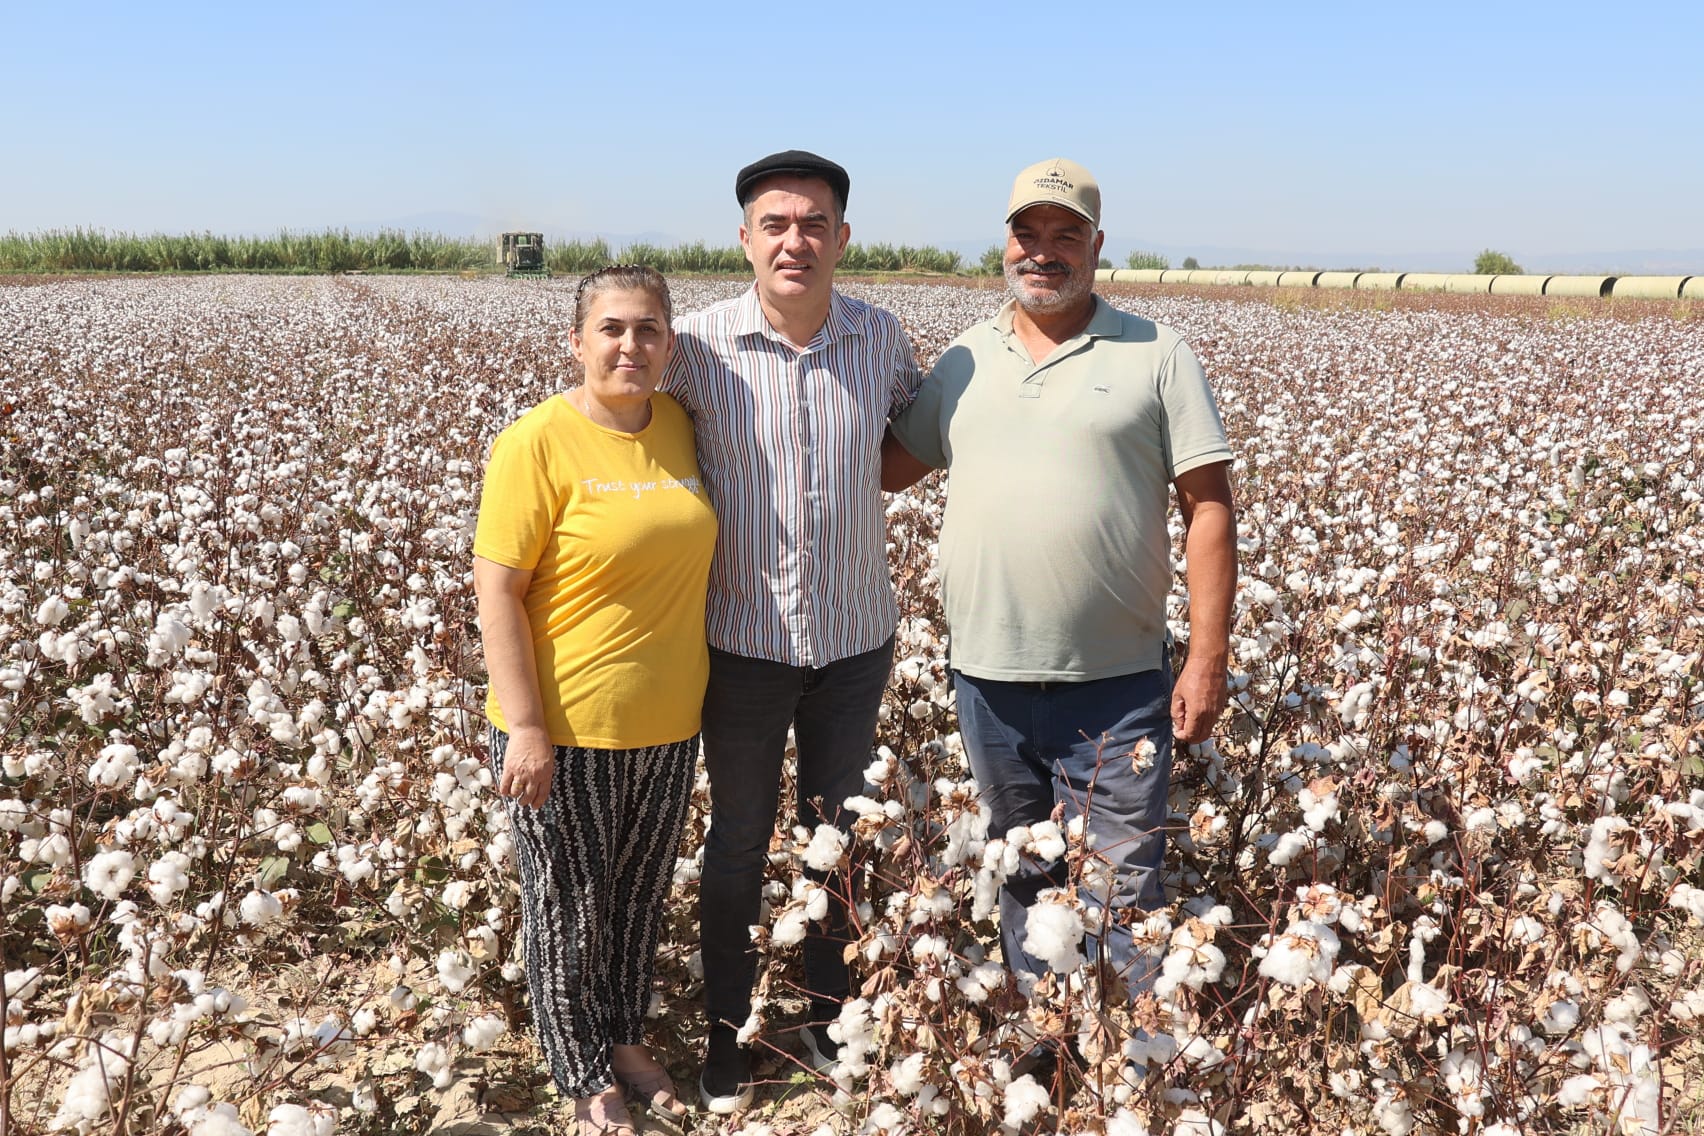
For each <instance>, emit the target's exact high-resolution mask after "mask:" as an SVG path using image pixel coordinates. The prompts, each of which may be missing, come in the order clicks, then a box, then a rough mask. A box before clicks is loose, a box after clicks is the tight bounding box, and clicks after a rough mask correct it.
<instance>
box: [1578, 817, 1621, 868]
mask: <svg viewBox="0 0 1704 1136" xmlns="http://www.w3.org/2000/svg"><path fill="white" fill-rule="evenodd" d="M1627 829H1628V824H1627V822H1626V821H1624V820H1622V819H1621V818H1620V817H1618V816H1601V817H1598V818H1597V819H1596V820H1594V821H1593V822H1592V834H1591V836H1590V838H1589V839H1588V840H1587V841H1586V850H1585V853H1584V856H1583V858H1584V860H1585V865H1584V867H1585V873H1586V878H1587V879H1591V880H1603V881H1604V882H1605V883H1608V884H1619V883H1620V882H1621V877H1620V876H1618V875H1616V874H1615V872H1614V871H1613V866H1614V864H1615V862H1616V861H1617V860H1619V859H1620V858H1621V849H1620V841H1619V840H1617V839H1616V838H1617V837H1618V836H1619V835H1620V834H1621V833H1623V832H1626V831H1627Z"/></svg>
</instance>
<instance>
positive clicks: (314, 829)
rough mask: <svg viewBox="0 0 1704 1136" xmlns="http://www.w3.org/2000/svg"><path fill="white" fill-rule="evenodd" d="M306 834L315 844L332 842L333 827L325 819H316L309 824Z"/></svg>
mask: <svg viewBox="0 0 1704 1136" xmlns="http://www.w3.org/2000/svg"><path fill="white" fill-rule="evenodd" d="M304 835H306V836H307V838H308V839H309V840H310V841H312V842H313V843H315V844H330V843H331V840H332V837H331V827H330V826H329V825H327V824H326V823H325V821H323V820H316V821H314V823H312V824H310V825H308V827H307V831H306V832H305V834H304Z"/></svg>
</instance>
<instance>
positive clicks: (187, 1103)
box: [171, 1085, 213, 1116]
mask: <svg viewBox="0 0 1704 1136" xmlns="http://www.w3.org/2000/svg"><path fill="white" fill-rule="evenodd" d="M212 1099H213V1094H212V1093H211V1092H210V1091H208V1089H207V1088H206V1087H205V1086H202V1085H185V1086H184V1087H183V1088H181V1089H179V1090H178V1094H177V1096H176V1097H174V1098H173V1099H172V1108H171V1110H172V1111H173V1112H175V1113H177V1114H178V1115H180V1116H181V1115H182V1114H184V1113H186V1112H189V1111H190V1110H191V1109H198V1108H204V1107H206V1105H207V1102H208V1101H210V1100H212Z"/></svg>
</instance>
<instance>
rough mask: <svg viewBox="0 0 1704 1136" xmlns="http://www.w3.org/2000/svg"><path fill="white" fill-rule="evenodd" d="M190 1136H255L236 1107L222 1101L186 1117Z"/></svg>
mask: <svg viewBox="0 0 1704 1136" xmlns="http://www.w3.org/2000/svg"><path fill="white" fill-rule="evenodd" d="M184 1121H185V1125H186V1127H187V1128H188V1129H189V1136H254V1130H253V1129H251V1128H250V1127H249V1126H248V1125H246V1124H244V1123H243V1121H242V1115H241V1114H240V1113H239V1112H237V1107H236V1105H233V1104H228V1103H226V1102H224V1101H220V1102H219V1103H218V1104H216V1105H213V1106H212V1107H211V1108H208V1109H205V1110H202V1111H201V1112H200V1113H198V1114H193V1115H190V1116H185V1117H184Z"/></svg>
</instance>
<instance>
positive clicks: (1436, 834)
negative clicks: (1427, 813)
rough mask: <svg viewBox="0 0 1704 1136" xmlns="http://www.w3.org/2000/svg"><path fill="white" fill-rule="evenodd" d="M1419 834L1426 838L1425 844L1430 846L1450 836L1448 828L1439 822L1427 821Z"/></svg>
mask: <svg viewBox="0 0 1704 1136" xmlns="http://www.w3.org/2000/svg"><path fill="white" fill-rule="evenodd" d="M1420 833H1421V835H1422V836H1424V837H1425V838H1426V843H1427V844H1428V845H1432V844H1436V843H1438V841H1440V840H1442V839H1444V838H1445V837H1446V836H1448V835H1449V834H1450V826H1449V825H1447V824H1445V823H1444V822H1443V821H1441V820H1435V819H1434V820H1429V821H1427V822H1426V826H1425V827H1424V828H1422V829H1421V830H1420Z"/></svg>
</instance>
